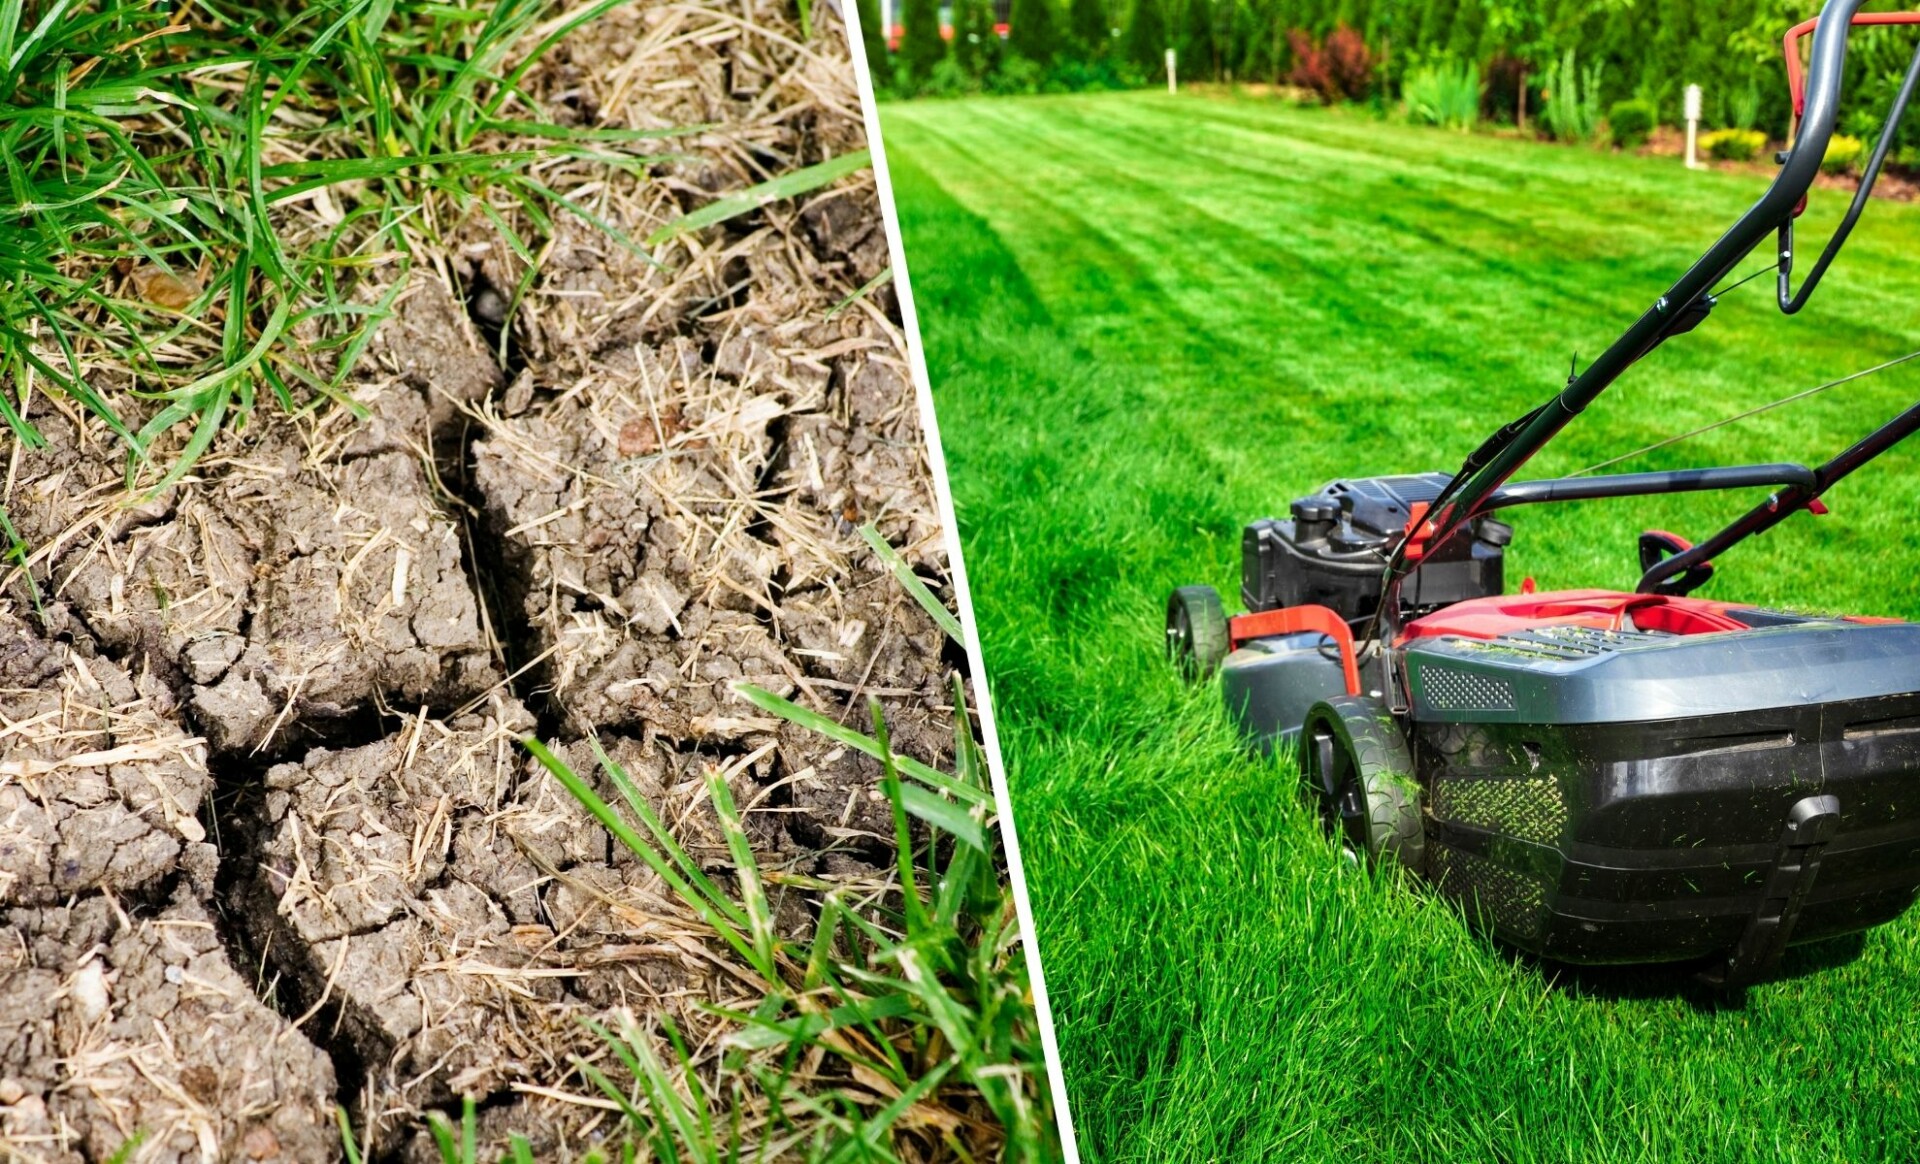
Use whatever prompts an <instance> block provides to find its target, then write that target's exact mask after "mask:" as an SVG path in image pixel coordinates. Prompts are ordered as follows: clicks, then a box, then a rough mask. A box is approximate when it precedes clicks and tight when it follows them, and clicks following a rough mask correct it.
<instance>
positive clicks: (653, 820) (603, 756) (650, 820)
mask: <svg viewBox="0 0 1920 1164" xmlns="http://www.w3.org/2000/svg"><path fill="white" fill-rule="evenodd" d="M591 743H592V745H593V755H594V759H595V760H597V761H598V762H599V764H600V770H601V771H603V772H605V773H606V774H607V779H608V780H610V781H612V783H613V786H614V788H615V789H617V790H618V791H619V793H620V797H621V799H623V800H625V801H626V802H627V807H629V808H631V809H632V810H633V815H635V816H636V817H639V818H640V823H641V824H644V825H645V826H647V831H648V832H650V833H652V834H653V839H654V841H655V843H657V844H658V845H659V846H660V850H661V852H663V853H665V854H666V855H667V857H668V858H670V859H671V860H672V861H673V863H674V864H675V865H676V866H678V867H679V869H680V871H681V873H682V874H684V875H685V877H686V879H687V883H688V884H690V885H692V886H693V887H694V888H695V889H697V890H698V891H699V892H700V894H701V895H702V896H703V897H705V898H706V900H707V901H709V902H711V903H712V904H713V906H714V908H716V909H718V910H720V911H721V912H722V913H724V914H725V915H726V916H727V920H729V921H731V922H732V923H733V924H734V925H736V926H739V927H741V928H742V929H746V928H748V926H749V925H750V922H749V920H748V917H747V913H746V911H745V910H743V909H741V908H740V907H739V906H738V905H735V904H734V902H733V900H732V899H731V898H729V897H728V896H727V895H726V894H725V893H722V892H721V891H720V887H719V886H718V885H715V884H714V883H713V880H712V879H711V878H709V877H708V876H707V874H706V871H705V870H703V869H701V868H700V863H699V862H698V861H695V860H694V859H693V856H692V854H690V853H688V852H687V851H686V849H685V848H684V847H683V846H682V845H681V844H680V842H679V841H678V840H676V839H675V838H674V835H673V834H672V833H670V832H668V831H667V825H666V822H665V821H663V820H661V819H660V814H659V813H658V812H657V811H655V810H654V807H653V805H651V804H649V803H648V802H647V798H646V797H644V796H642V795H640V789H639V788H638V787H636V786H635V785H634V783H633V778H632V777H631V776H629V775H628V774H627V770H626V768H624V767H622V766H621V764H620V763H619V762H618V761H616V760H615V759H614V758H613V757H612V756H609V755H608V754H607V752H606V750H605V749H604V748H602V747H601V746H600V741H599V739H598V738H597V737H596V738H594V739H593V740H592V741H591Z"/></svg>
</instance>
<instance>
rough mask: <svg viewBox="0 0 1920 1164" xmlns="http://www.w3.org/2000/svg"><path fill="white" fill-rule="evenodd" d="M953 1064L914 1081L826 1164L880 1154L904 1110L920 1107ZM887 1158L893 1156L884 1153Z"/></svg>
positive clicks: (840, 1147)
mask: <svg viewBox="0 0 1920 1164" xmlns="http://www.w3.org/2000/svg"><path fill="white" fill-rule="evenodd" d="M952 1069H953V1064H952V1063H950V1062H948V1063H942V1064H940V1065H939V1066H938V1067H935V1068H934V1069H933V1070H932V1071H929V1072H927V1073H926V1074H925V1075H923V1076H921V1077H920V1078H919V1079H917V1080H915V1081H914V1083H913V1086H911V1087H909V1088H907V1089H906V1090H904V1091H902V1092H901V1093H900V1097H899V1098H898V1099H896V1100H894V1101H893V1102H892V1103H890V1104H888V1105H887V1106H886V1107H884V1108H881V1109H880V1111H879V1113H878V1114H877V1115H875V1116H873V1118H871V1119H869V1120H867V1121H866V1122H865V1123H864V1124H862V1125H861V1127H860V1131H859V1134H858V1135H856V1136H854V1137H852V1138H851V1139H848V1140H846V1141H843V1142H842V1143H841V1145H840V1146H839V1148H837V1149H836V1150H835V1151H834V1153H833V1154H832V1155H830V1156H828V1157H827V1159H826V1164H842V1162H843V1161H847V1160H856V1159H860V1158H862V1157H865V1156H867V1155H869V1154H871V1153H874V1152H877V1151H879V1150H880V1141H881V1140H882V1139H883V1138H884V1137H885V1136H886V1134H887V1133H888V1132H889V1131H891V1130H892V1129H893V1125H894V1124H895V1123H897V1122H899V1119H900V1117H901V1116H903V1115H905V1114H907V1110H908V1109H909V1108H911V1107H912V1106H913V1105H914V1104H916V1103H919V1102H920V1100H921V1098H922V1097H924V1096H925V1095H927V1093H928V1092H931V1091H932V1090H933V1089H934V1088H936V1087H938V1086H940V1084H941V1081H943V1080H944V1079H946V1077H947V1072H949V1071H951V1070H952ZM886 1155H888V1156H890V1155H892V1153H890V1152H889V1153H886Z"/></svg>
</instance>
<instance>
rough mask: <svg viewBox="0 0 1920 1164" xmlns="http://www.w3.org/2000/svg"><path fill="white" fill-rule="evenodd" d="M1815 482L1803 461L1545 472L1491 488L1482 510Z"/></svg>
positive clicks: (1812, 472)
mask: <svg viewBox="0 0 1920 1164" xmlns="http://www.w3.org/2000/svg"><path fill="white" fill-rule="evenodd" d="M1815 484H1817V474H1816V473H1815V472H1814V471H1813V470H1812V469H1809V468H1807V467H1806V466H1805V465H1795V464H1789V463H1785V462H1781V463H1776V464H1771V465H1730V466H1727V467H1725V468H1719V469H1672V470H1664V471H1660V472H1653V473H1616V474H1613V475H1611V476H1606V477H1549V478H1546V479H1544V480H1540V481H1510V482H1508V483H1507V484H1505V485H1502V486H1501V487H1500V488H1498V489H1496V490H1494V491H1493V494H1492V495H1491V496H1489V497H1488V498H1487V500H1486V503H1485V504H1484V505H1482V506H1481V507H1480V511H1481V512H1482V513H1486V512H1490V511H1492V510H1496V509H1506V508H1508V507H1509V506H1514V505H1537V504H1539V503H1541V502H1543V501H1591V500H1595V499H1598V498H1605V497H1646V496H1649V495H1652V494H1660V493H1698V492H1700V491H1702V490H1707V489H1747V488H1751V487H1753V486H1757V485H1797V486H1803V487H1810V486H1813V485H1815Z"/></svg>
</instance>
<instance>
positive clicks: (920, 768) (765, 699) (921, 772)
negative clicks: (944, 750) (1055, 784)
mask: <svg viewBox="0 0 1920 1164" xmlns="http://www.w3.org/2000/svg"><path fill="white" fill-rule="evenodd" d="M733 690H734V691H736V692H738V693H739V694H740V696H741V697H742V698H744V699H746V700H747V701H748V702H749V703H752V704H753V705H754V706H755V707H758V708H760V709H761V710H762V711H768V712H772V713H773V714H774V715H777V716H779V717H780V718H781V719H784V720H787V721H788V722H790V723H793V724H796V725H798V726H800V727H803V728H806V729H807V730H808V731H812V732H818V733H819V734H821V735H823V736H826V737H827V738H828V739H830V740H834V741H835V742H837V743H842V744H845V745H846V746H848V747H849V748H852V749H854V750H855V751H857V752H859V753H860V754H862V755H864V756H870V757H872V758H873V759H875V760H878V759H880V758H881V754H880V745H879V744H878V743H875V742H874V740H873V738H872V737H870V736H868V735H866V734H865V733H863V732H858V731H855V730H854V729H852V728H850V727H846V726H844V725H842V724H839V723H835V722H834V721H833V720H831V719H828V718H827V717H826V716H824V715H821V714H820V713H819V712H817V711H810V710H808V709H807V708H804V707H801V706H800V705H799V704H797V703H794V702H792V701H791V700H787V699H782V698H781V697H780V696H778V695H775V694H774V693H773V692H771V691H768V690H766V689H765V688H763V687H756V686H755V685H753V684H751V683H735V684H734V685H733ZM893 759H894V762H895V763H896V764H898V765H899V766H900V771H902V772H904V773H905V774H907V775H908V776H911V777H913V778H914V779H915V780H918V781H921V782H922V783H924V784H927V785H929V786H931V787H933V788H937V789H939V790H940V791H942V792H947V793H951V794H953V796H954V797H956V798H957V799H959V800H962V801H964V802H966V803H967V804H990V803H992V800H993V797H992V794H990V793H988V792H985V791H983V790H982V789H980V788H977V787H974V786H973V785H970V784H966V783H963V782H962V781H959V780H956V779H954V778H953V777H951V776H949V775H947V774H946V773H945V772H940V771H936V770H935V769H933V768H931V767H928V766H927V765H926V764H923V763H921V762H920V761H919V760H916V759H914V758H913V757H911V756H899V755H896V756H894V758H893ZM972 831H973V833H974V834H975V841H976V842H977V841H978V833H979V830H978V829H977V828H976V829H973V830H972Z"/></svg>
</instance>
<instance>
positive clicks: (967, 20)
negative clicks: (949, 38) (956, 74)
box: [953, 0, 1000, 77]
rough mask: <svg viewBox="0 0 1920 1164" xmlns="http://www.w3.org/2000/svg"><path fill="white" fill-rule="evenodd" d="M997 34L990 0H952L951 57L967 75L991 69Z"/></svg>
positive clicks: (997, 48) (996, 54) (979, 74)
mask: <svg viewBox="0 0 1920 1164" xmlns="http://www.w3.org/2000/svg"><path fill="white" fill-rule="evenodd" d="M999 56H1000V34H998V33H996V32H995V31H994V30H993V0H953V59H954V60H955V61H956V62H958V63H959V65H960V67H961V68H962V69H964V70H965V71H966V73H967V75H968V76H970V77H984V76H986V75H987V74H988V73H989V72H992V71H993V66H994V63H995V62H996V61H997V60H998V59H999Z"/></svg>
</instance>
